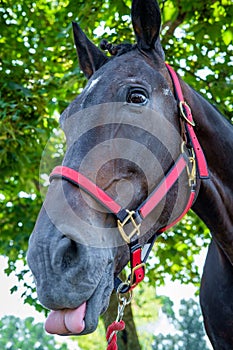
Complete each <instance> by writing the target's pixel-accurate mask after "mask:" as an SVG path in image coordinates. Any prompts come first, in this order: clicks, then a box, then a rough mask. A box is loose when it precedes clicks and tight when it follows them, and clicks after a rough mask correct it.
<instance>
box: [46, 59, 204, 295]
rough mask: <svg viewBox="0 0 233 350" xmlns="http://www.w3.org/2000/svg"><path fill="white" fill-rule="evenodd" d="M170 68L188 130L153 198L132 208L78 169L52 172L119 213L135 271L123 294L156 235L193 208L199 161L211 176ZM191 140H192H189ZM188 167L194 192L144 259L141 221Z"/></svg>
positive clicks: (141, 270)
mask: <svg viewBox="0 0 233 350" xmlns="http://www.w3.org/2000/svg"><path fill="white" fill-rule="evenodd" d="M166 67H167V69H168V71H169V73H170V76H171V79H172V81H173V85H174V90H175V94H176V98H177V103H178V107H179V110H180V115H181V118H182V119H181V123H182V125H181V126H182V127H183V129H184V130H185V132H186V133H187V137H185V140H184V141H183V144H182V147H181V154H180V155H179V157H178V158H177V160H176V162H175V163H174V164H173V165H172V166H171V168H170V170H169V171H168V173H167V174H166V175H165V177H164V178H163V179H162V180H161V181H160V183H159V184H158V185H157V186H156V188H155V189H154V190H153V191H152V193H151V194H150V195H149V197H148V198H147V199H146V200H145V201H144V202H143V203H142V204H140V205H139V207H138V208H137V209H136V210H134V211H129V210H128V209H125V208H122V207H121V205H120V204H118V203H117V202H116V201H115V200H114V199H113V198H111V197H110V196H109V195H108V194H107V193H106V192H105V191H103V190H102V189H101V188H99V187H98V186H97V185H96V184H95V183H93V182H92V181H91V180H89V179H88V178H87V177H86V176H84V175H83V174H81V173H80V172H78V171H76V170H74V169H71V168H69V167H66V166H57V167H55V168H54V169H53V171H52V173H51V174H50V181H52V180H53V179H56V178H60V179H64V180H66V181H68V182H70V183H72V184H73V185H75V186H78V187H80V188H81V189H83V190H84V191H85V192H87V193H89V194H90V195H91V196H92V197H93V198H94V199H95V200H96V201H98V202H99V203H100V204H101V205H103V206H104V207H105V208H107V209H108V210H109V211H110V212H111V213H112V214H114V215H115V216H116V218H117V224H118V229H119V232H120V234H121V236H122V237H123V239H124V240H125V241H126V242H127V244H128V246H129V250H130V263H131V274H130V276H129V279H128V281H127V283H122V281H121V280H120V279H119V278H118V277H117V278H116V279H115V289H117V290H119V285H120V284H122V286H121V287H120V293H126V292H128V291H129V290H131V289H133V288H135V287H136V285H137V284H138V283H139V282H141V281H142V280H143V278H144V276H145V262H146V260H147V258H148V255H149V253H150V251H151V249H152V247H153V244H154V241H155V239H156V237H157V236H158V235H159V234H160V233H162V232H164V231H165V230H167V229H169V228H171V227H172V226H173V225H175V224H176V223H177V222H178V221H180V220H181V218H182V217H183V216H184V215H185V214H186V213H187V212H188V211H189V209H190V208H191V207H192V204H193V202H194V199H195V190H196V162H197V167H198V168H197V170H198V174H199V177H200V178H201V179H205V178H208V176H209V174H208V168H207V163H206V159H205V156H204V153H203V151H202V148H201V145H200V143H199V141H198V139H197V137H196V134H195V132H194V129H193V127H194V126H195V123H194V120H193V117H192V113H191V109H190V107H189V106H188V104H187V103H186V102H185V101H184V97H183V93H182V89H181V86H180V82H179V79H178V76H177V74H176V73H175V71H174V70H173V69H172V68H171V67H170V66H169V65H168V64H166ZM187 139H188V141H189V142H187ZM184 144H185V145H186V146H187V149H188V154H189V156H188V155H187V154H186V152H185V151H184ZM185 169H186V170H187V174H188V181H189V187H190V194H189V198H188V201H187V203H186V206H185V208H184V209H183V211H182V213H181V214H180V215H179V217H178V218H176V219H175V220H174V221H173V222H172V223H169V224H168V225H167V226H165V227H162V228H160V229H159V230H158V232H156V233H155V234H154V235H153V236H152V237H151V238H150V240H149V241H148V243H149V244H147V248H146V253H145V257H144V258H142V247H141V245H140V244H139V243H138V236H139V235H140V226H141V223H142V221H143V220H144V219H145V218H146V217H147V216H148V215H149V214H150V213H151V212H152V211H153V210H154V209H155V208H156V207H157V205H158V204H159V203H160V202H161V200H162V199H163V198H164V197H165V196H166V194H167V193H168V191H169V190H170V189H171V188H172V186H173V185H174V184H175V183H176V182H177V180H178V179H179V177H180V176H181V174H182V173H183V171H184V170H185ZM128 224H130V225H131V232H128V228H127V229H126V228H125V227H126V225H127V226H128ZM126 231H127V232H126ZM135 236H136V239H135Z"/></svg>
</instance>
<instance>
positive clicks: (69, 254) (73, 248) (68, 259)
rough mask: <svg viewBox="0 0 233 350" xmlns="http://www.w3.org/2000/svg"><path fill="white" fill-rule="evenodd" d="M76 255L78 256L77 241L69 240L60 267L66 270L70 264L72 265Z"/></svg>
mask: <svg viewBox="0 0 233 350" xmlns="http://www.w3.org/2000/svg"><path fill="white" fill-rule="evenodd" d="M77 256H78V247H77V243H75V242H74V241H72V240H70V245H69V247H68V249H67V251H66V252H65V254H64V255H63V258H62V264H61V267H62V269H63V270H66V269H68V268H70V267H71V266H72V265H74V263H75V261H76V259H77Z"/></svg>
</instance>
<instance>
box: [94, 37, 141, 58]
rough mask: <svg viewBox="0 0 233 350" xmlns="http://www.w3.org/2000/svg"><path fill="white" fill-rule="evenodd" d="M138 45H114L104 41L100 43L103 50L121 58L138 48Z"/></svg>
mask: <svg viewBox="0 0 233 350" xmlns="http://www.w3.org/2000/svg"><path fill="white" fill-rule="evenodd" d="M136 46H137V45H136V44H134V45H133V44H127V43H126V44H118V45H114V44H112V43H110V42H108V41H107V40H105V39H103V40H102V41H101V43H100V48H101V50H104V51H108V52H109V53H110V55H111V56H121V55H123V54H124V53H126V52H129V51H132V50H134V49H135V48H136Z"/></svg>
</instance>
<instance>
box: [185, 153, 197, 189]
mask: <svg viewBox="0 0 233 350" xmlns="http://www.w3.org/2000/svg"><path fill="white" fill-rule="evenodd" d="M189 162H190V164H191V167H192V168H191V171H190V170H189V167H188V165H187V173H188V178H189V186H190V187H193V186H195V185H196V159H195V157H189Z"/></svg>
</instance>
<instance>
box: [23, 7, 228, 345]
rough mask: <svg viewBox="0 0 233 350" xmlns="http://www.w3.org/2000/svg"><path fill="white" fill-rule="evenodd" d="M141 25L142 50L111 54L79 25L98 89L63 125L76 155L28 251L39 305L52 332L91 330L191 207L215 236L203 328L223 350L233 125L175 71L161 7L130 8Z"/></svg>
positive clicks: (87, 92)
mask: <svg viewBox="0 0 233 350" xmlns="http://www.w3.org/2000/svg"><path fill="white" fill-rule="evenodd" d="M131 17H132V24H133V29H134V33H135V37H136V42H135V44H119V45H115V46H114V45H112V44H110V43H108V42H107V41H103V42H102V45H101V48H102V49H99V48H98V47H96V46H95V45H94V44H93V43H92V42H91V41H90V40H89V39H88V38H87V36H86V35H85V34H84V32H83V31H82V30H81V28H80V27H79V26H78V24H77V23H73V32H74V40H75V45H76V49H77V54H78V58H79V64H80V68H81V70H82V71H83V72H84V74H85V76H86V77H87V79H88V83H87V85H86V87H85V88H84V89H83V91H82V92H81V94H80V95H78V96H77V97H76V98H75V99H74V101H73V102H71V104H70V105H69V106H68V108H67V109H66V110H65V111H64V112H63V113H62V115H61V117H60V126H61V128H62V129H63V130H64V132H65V135H66V143H67V150H66V153H65V156H64V159H63V162H62V166H58V167H56V168H55V169H54V170H53V171H52V174H51V177H50V179H51V183H50V186H49V189H48V192H47V195H46V198H45V201H44V204H43V206H42V208H41V211H40V213H39V216H38V219H37V222H36V224H35V228H34V230H33V232H32V234H31V237H30V240H29V248H28V252H27V259H28V264H29V267H30V269H31V271H32V273H33V275H34V277H35V281H36V287H37V294H38V298H39V300H40V302H41V303H42V304H43V305H44V306H45V307H46V308H48V309H50V310H52V312H51V314H50V316H49V318H48V320H47V323H46V329H47V331H48V332H50V333H57V334H64V335H70V334H78V335H82V334H87V333H91V332H93V331H94V330H95V329H96V327H97V324H98V318H99V316H100V315H101V314H102V313H104V312H105V311H106V309H107V307H108V303H109V298H110V295H111V293H112V291H113V289H114V287H115V288H116V289H118V292H119V293H120V294H121V295H124V293H130V292H131V291H132V289H133V288H134V287H135V286H136V285H137V284H138V283H139V282H140V281H141V280H142V279H143V277H144V274H145V260H146V259H145V257H144V256H142V254H143V251H144V249H143V247H144V248H146V254H144V255H146V256H148V254H149V251H150V249H151V246H152V244H153V241H154V239H155V237H157V236H158V235H159V234H161V232H163V231H164V230H166V229H167V228H169V227H170V226H171V225H173V224H174V223H176V222H177V221H179V220H180V219H181V217H182V216H183V215H184V214H185V213H186V212H187V211H188V210H189V209H190V208H192V210H193V211H194V212H195V213H196V214H197V215H198V216H199V217H200V219H201V220H202V221H203V222H204V223H205V224H206V225H207V227H208V228H209V230H210V232H211V234H212V241H211V244H210V246H209V248H208V253H207V258H206V261H205V266H204V271H203V276H202V280H201V287H200V303H201V308H202V313H203V317H204V324H205V329H206V332H207V335H208V337H209V339H210V341H211V343H212V346H213V348H214V349H215V350H231V349H232V348H233V332H232V329H233V294H232V287H233V268H232V263H233V243H232V242H233V229H232V227H233V225H232V224H233V211H232V207H233V182H232V178H233V167H232V166H231V165H232V164H233V129H232V125H231V124H230V123H229V122H228V121H227V120H226V119H225V118H224V117H223V116H222V115H221V114H220V113H219V112H218V110H217V109H216V108H215V107H214V106H212V105H211V104H210V103H209V102H208V101H207V100H206V99H205V98H204V97H202V96H201V95H200V94H199V93H197V92H196V91H195V90H193V89H192V88H191V87H190V86H189V85H187V84H186V83H185V82H184V81H183V80H182V79H181V78H180V77H179V76H178V75H177V74H176V73H175V71H174V70H173V69H172V68H171V67H170V66H169V65H168V64H167V63H165V56H164V51H163V48H162V46H161V43H160V38H159V36H160V27H161V14H160V9H159V5H158V3H157V1H155V0H132V9H131ZM104 50H107V51H109V52H110V54H109V53H105V52H104ZM147 247H149V248H148V249H147ZM129 261H130V262H131V276H130V280H127V281H126V282H123V283H122V282H121V280H119V278H118V277H117V276H118V274H119V273H120V271H122V269H123V268H124V266H125V265H126V264H127V263H128V262H129Z"/></svg>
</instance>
